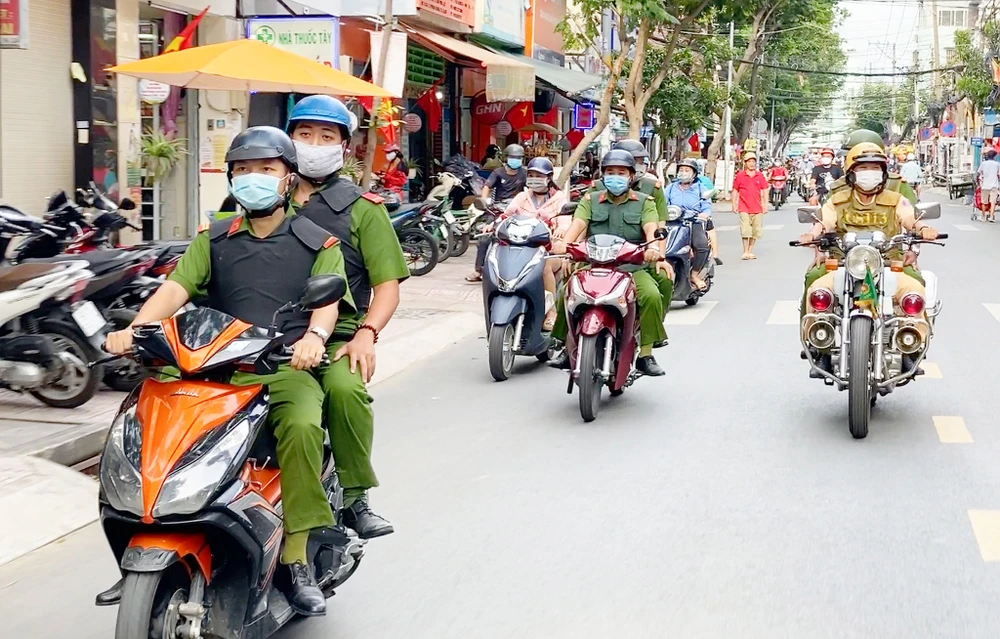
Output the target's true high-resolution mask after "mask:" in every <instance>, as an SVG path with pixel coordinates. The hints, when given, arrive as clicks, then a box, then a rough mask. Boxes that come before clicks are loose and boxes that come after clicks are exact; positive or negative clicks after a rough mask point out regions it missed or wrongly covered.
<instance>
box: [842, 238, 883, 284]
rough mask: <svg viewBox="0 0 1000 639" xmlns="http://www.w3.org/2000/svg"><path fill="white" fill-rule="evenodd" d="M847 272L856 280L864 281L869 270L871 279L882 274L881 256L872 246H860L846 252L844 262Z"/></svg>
mask: <svg viewBox="0 0 1000 639" xmlns="http://www.w3.org/2000/svg"><path fill="white" fill-rule="evenodd" d="M845 263H846V266H847V272H848V273H850V274H851V277H853V278H854V279H856V280H863V279H865V275H866V274H867V272H868V271H869V270H870V271H871V272H872V276H873V277H878V276H879V275H881V274H882V254H881V253H879V251H878V249H877V248H875V247H872V246H867V245H865V244H861V245H859V246H855V247H854V248H852V249H851V250H850V251H848V252H847V259H846V260H845Z"/></svg>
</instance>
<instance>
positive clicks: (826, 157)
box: [820, 155, 833, 166]
mask: <svg viewBox="0 0 1000 639" xmlns="http://www.w3.org/2000/svg"><path fill="white" fill-rule="evenodd" d="M820 164H822V165H823V166H830V165H831V164H833V158H832V157H830V156H829V155H824V156H823V157H822V158H820Z"/></svg>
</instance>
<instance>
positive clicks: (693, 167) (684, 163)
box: [677, 158, 699, 177]
mask: <svg viewBox="0 0 1000 639" xmlns="http://www.w3.org/2000/svg"><path fill="white" fill-rule="evenodd" d="M682 166H686V167H687V168H689V169H691V170H692V171H694V176H695V177H698V171H699V169H698V162H696V161H695V160H693V159H692V158H685V159H683V160H681V161H680V162H678V163H677V168H678V169H679V168H681V167H682Z"/></svg>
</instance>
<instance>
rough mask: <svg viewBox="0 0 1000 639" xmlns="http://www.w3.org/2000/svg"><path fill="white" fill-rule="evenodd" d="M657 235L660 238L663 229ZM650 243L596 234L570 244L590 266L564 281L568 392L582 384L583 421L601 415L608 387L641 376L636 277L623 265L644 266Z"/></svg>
mask: <svg viewBox="0 0 1000 639" xmlns="http://www.w3.org/2000/svg"><path fill="white" fill-rule="evenodd" d="M657 234H658V239H662V237H661V236H662V233H661V232H659V231H658V232H657ZM654 241H655V240H654ZM647 244H649V243H646V244H632V243H631V242H626V241H625V240H624V239H622V238H620V237H618V236H617V235H594V236H592V237H590V238H589V239H587V241H586V242H577V243H574V244H570V245H568V246H567V247H566V252H567V254H568V255H569V257H570V258H571V259H573V260H574V261H576V262H584V263H586V264H589V265H590V266H589V268H584V269H581V270H578V271H576V272H575V273H573V275H571V276H570V278H569V281H568V282H567V285H566V321H567V324H568V327H569V331H568V333H567V340H566V352H567V353H568V354H569V364H570V367H569V368H570V376H569V385H568V386H567V388H566V392H567V393H572V392H573V384H574V383H576V385H577V386H579V387H580V415H581V416H582V417H583V421H585V422H592V421H594V419H595V418H596V417H597V412H598V410H599V408H600V403H601V389H602V388H603V387H604V386H607V387H608V390H609V391H610V392H611V395H612V396H613V397H616V396H618V395H621V394H622V393H623V392H625V389H626V388H627V387H629V386H631V385H632V383H633V382H634V381H635V380H636V379H637V378H638V377H639V376H640V373H639V372H638V371H636V369H635V360H636V354H637V352H638V344H639V339H638V335H639V317H638V306H637V303H636V292H635V282H634V281H633V279H632V273H631V272H630V271H629V270H628V269H627V268H624V267H628V266H642V265H643V263H644V258H643V251H644V250H645V248H646V246H647Z"/></svg>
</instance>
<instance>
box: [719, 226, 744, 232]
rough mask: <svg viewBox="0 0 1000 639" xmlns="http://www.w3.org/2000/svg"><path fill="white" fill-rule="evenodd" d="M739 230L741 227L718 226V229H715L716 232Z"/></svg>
mask: <svg viewBox="0 0 1000 639" xmlns="http://www.w3.org/2000/svg"><path fill="white" fill-rule="evenodd" d="M739 229H740V227H739V226H717V227H715V230H716V231H738V230H739Z"/></svg>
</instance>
